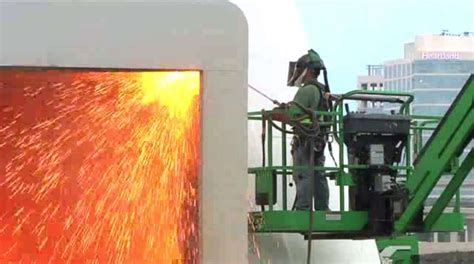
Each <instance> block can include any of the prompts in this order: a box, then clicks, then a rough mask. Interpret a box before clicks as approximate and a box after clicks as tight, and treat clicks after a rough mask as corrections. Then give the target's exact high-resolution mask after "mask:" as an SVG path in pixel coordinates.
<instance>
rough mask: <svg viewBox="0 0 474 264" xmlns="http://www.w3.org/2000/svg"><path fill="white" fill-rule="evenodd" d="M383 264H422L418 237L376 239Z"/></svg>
mask: <svg viewBox="0 0 474 264" xmlns="http://www.w3.org/2000/svg"><path fill="white" fill-rule="evenodd" d="M375 241H376V243H377V248H378V250H379V254H380V259H381V261H382V263H393V264H416V263H419V262H420V258H419V248H418V237H417V236H416V235H408V236H394V237H385V238H376V240H375Z"/></svg>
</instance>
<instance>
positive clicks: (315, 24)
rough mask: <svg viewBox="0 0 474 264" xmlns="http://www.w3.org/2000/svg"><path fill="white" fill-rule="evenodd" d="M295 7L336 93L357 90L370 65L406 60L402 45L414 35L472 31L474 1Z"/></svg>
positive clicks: (302, 3) (327, 0)
mask: <svg viewBox="0 0 474 264" xmlns="http://www.w3.org/2000/svg"><path fill="white" fill-rule="evenodd" d="M296 6H297V9H298V11H299V12H300V15H301V16H300V19H301V21H302V24H303V27H304V30H305V32H306V37H307V41H308V45H309V48H313V49H315V50H316V51H317V52H318V53H319V54H320V55H321V57H322V58H323V60H324V62H325V64H326V67H328V70H329V82H330V85H331V89H332V92H333V93H341V92H347V91H349V90H353V89H355V88H356V84H357V75H361V74H366V72H367V70H366V65H368V64H380V63H383V62H384V61H386V60H392V59H398V58H402V57H403V44H404V43H406V42H411V41H413V40H414V37H415V36H416V35H424V34H439V33H441V30H443V29H448V30H449V31H450V32H451V33H461V32H464V31H474V15H473V14H474V11H473V10H474V1H472V0H444V1H443V0H357V1H354V0H296ZM288 37H289V38H291V36H288ZM295 41H297V40H295Z"/></svg>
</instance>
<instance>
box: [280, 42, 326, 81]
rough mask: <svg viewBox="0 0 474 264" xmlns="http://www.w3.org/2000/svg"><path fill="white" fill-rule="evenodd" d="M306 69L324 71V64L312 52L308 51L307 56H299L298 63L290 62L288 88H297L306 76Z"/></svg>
mask: <svg viewBox="0 0 474 264" xmlns="http://www.w3.org/2000/svg"><path fill="white" fill-rule="evenodd" d="M308 69H313V70H325V69H326V67H325V66H324V62H323V60H322V59H321V57H320V56H319V54H318V53H317V52H316V51H314V50H312V49H311V50H309V51H308V53H307V54H305V55H303V56H301V57H300V58H299V59H298V61H291V62H290V65H289V68H288V80H287V85H288V86H299V85H300V84H301V82H302V80H303V79H304V76H305V75H306V72H307V70H308Z"/></svg>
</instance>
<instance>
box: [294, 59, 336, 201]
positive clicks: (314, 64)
mask: <svg viewBox="0 0 474 264" xmlns="http://www.w3.org/2000/svg"><path fill="white" fill-rule="evenodd" d="M321 71H323V72H324V77H325V78H324V79H325V83H326V84H322V83H320V82H318V80H317V79H318V77H319V75H320V73H321ZM325 85H327V74H326V68H325V66H324V63H323V61H322V59H321V58H320V56H319V54H318V53H316V52H315V51H313V50H309V51H308V54H305V55H304V56H302V57H301V58H300V59H299V60H298V61H297V62H296V63H290V71H289V77H288V86H294V87H298V91H297V92H296V95H295V97H294V99H293V101H294V102H296V103H298V104H300V105H302V106H304V107H306V108H309V109H311V110H314V111H327V110H328V104H327V103H328V100H327V98H328V97H329V93H325V90H326V89H325ZM298 112H301V110H300V109H298V107H291V108H290V113H291V115H292V116H294V115H298V114H303V113H298ZM319 119H320V120H322V118H321V117H320V118H319ZM322 130H324V128H322ZM323 134H324V132H321V134H320V135H319V137H318V138H319V140H317V141H316V145H314V146H315V147H314V148H313V149H311V143H310V142H309V140H308V136H307V135H305V134H304V133H298V131H297V130H295V136H294V138H293V141H292V148H291V152H292V156H293V165H294V166H310V165H311V162H310V157H311V151H314V152H315V153H314V158H315V160H314V166H324V161H325V157H324V148H325V146H326V142H325V140H324V136H323ZM313 175H314V177H315V178H314V193H315V196H314V209H315V210H329V207H328V204H329V188H328V182H327V179H326V177H325V176H324V175H323V174H322V173H321V172H320V171H316V172H315V173H314V174H313V171H312V170H308V169H300V170H294V173H293V180H294V181H295V184H296V201H295V205H294V208H295V209H296V210H309V209H310V202H311V196H312V195H311V187H310V184H311V178H310V177H312V176H313Z"/></svg>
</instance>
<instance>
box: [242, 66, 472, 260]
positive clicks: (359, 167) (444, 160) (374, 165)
mask: <svg viewBox="0 0 474 264" xmlns="http://www.w3.org/2000/svg"><path fill="white" fill-rule="evenodd" d="M413 99H414V98H413V95H411V94H409V93H395V92H388V91H386V92H383V91H361V90H356V91H351V92H349V93H346V94H344V95H341V96H339V97H337V98H335V99H334V100H333V104H334V106H333V108H332V109H331V110H330V111H329V112H314V114H316V115H325V116H329V117H331V119H327V120H328V121H324V122H319V124H318V125H320V126H324V125H326V126H328V127H329V128H330V129H329V134H330V136H332V137H333V138H334V143H335V144H337V146H338V147H339V150H340V151H339V157H338V162H337V164H338V165H337V166H335V167H313V168H312V169H313V170H314V171H316V170H319V171H323V172H324V173H325V175H327V177H330V178H332V179H335V180H336V184H337V185H338V186H339V196H340V210H339V211H330V212H326V211H314V212H313V211H293V210H291V208H289V206H288V198H287V188H289V185H288V182H287V176H289V175H291V174H292V171H293V170H295V169H298V168H296V167H293V166H289V165H288V163H287V135H288V134H289V133H292V130H288V128H289V126H292V124H291V123H288V122H279V121H275V120H272V111H261V112H251V113H249V120H250V121H259V122H262V125H263V127H262V129H263V131H262V132H263V133H262V144H263V149H264V158H263V160H264V161H263V163H264V164H263V166H262V167H257V168H249V169H248V173H249V174H252V175H255V183H256V204H257V205H260V206H261V208H262V210H261V211H257V212H250V213H249V214H250V217H249V230H250V232H257V233H272V232H280V233H301V234H305V235H304V238H305V239H308V240H309V241H308V247H309V251H308V254H310V250H311V240H312V239H337V238H347V239H363V238H374V239H375V240H376V243H377V247H378V249H379V252H380V257H381V260H382V261H388V262H391V263H417V262H418V259H419V256H418V239H417V236H416V233H417V232H455V231H462V230H463V229H464V215H463V214H462V213H461V212H460V197H459V195H460V194H459V188H460V186H461V184H462V182H463V181H464V179H465V178H466V176H467V175H468V174H469V172H470V171H471V170H472V168H473V164H474V150H473V149H471V150H470V151H469V154H468V155H467V157H465V158H464V160H463V161H462V162H461V164H459V160H460V159H459V156H460V155H461V153H462V152H463V150H464V149H465V148H466V146H467V145H468V144H469V142H470V141H471V140H472V139H473V135H474V129H473V128H474V75H471V76H470V78H469V79H468V81H467V82H466V84H465V85H464V87H463V88H462V90H461V91H460V92H459V94H458V96H457V97H456V99H455V101H454V102H453V103H452V105H451V107H450V108H449V110H448V111H447V113H446V114H445V115H444V117H436V116H420V115H411V113H410V103H411V102H412V101H413ZM348 100H356V101H380V102H387V103H391V104H400V110H399V112H398V113H392V114H369V113H350V112H349V111H348V107H347V105H346V104H345V102H346V101H348ZM344 109H346V113H344ZM311 120H315V118H313V119H311ZM299 122H303V123H304V122H307V123H308V124H311V123H314V122H316V121H314V122H311V121H310V120H309V119H306V120H301V121H299ZM293 125H294V124H293ZM274 129H277V131H278V133H281V149H282V157H281V160H282V163H281V164H275V163H274V162H273V160H274V156H273V146H274V145H273V144H274V142H273V135H274V132H275V131H274ZM428 130H433V133H432V135H431V137H430V138H429V140H428V141H427V142H422V141H423V140H422V139H423V138H422V134H423V132H424V131H425V132H426V131H428ZM265 143H266V147H265ZM344 152H347V153H348V155H347V160H348V161H345V159H344ZM265 154H266V157H265ZM413 159H414V161H413ZM265 163H266V164H265ZM300 169H302V168H300ZM446 173H449V174H452V177H450V181H449V183H448V184H447V187H446V188H445V190H444V191H443V192H442V193H441V195H440V196H439V197H438V198H437V200H436V201H435V202H434V204H433V206H432V207H431V209H430V210H429V211H427V210H426V209H427V208H425V207H424V202H425V201H426V199H427V198H428V195H429V194H430V192H431V191H432V190H433V188H434V187H435V186H436V184H437V182H438V181H439V179H440V178H441V176H442V175H443V174H446ZM280 180H281V187H282V189H281V194H282V204H281V205H279V206H278V207H277V206H276V200H277V181H280ZM346 186H347V187H348V188H345V187H346ZM347 189H348V191H347ZM332 195H334V194H332ZM454 196H456V199H455V205H454V210H453V211H452V212H445V208H446V207H447V205H448V204H449V202H450V201H452V200H453V197H454ZM346 197H348V200H349V204H350V206H349V208H345V200H346ZM308 259H310V256H309V257H308Z"/></svg>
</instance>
